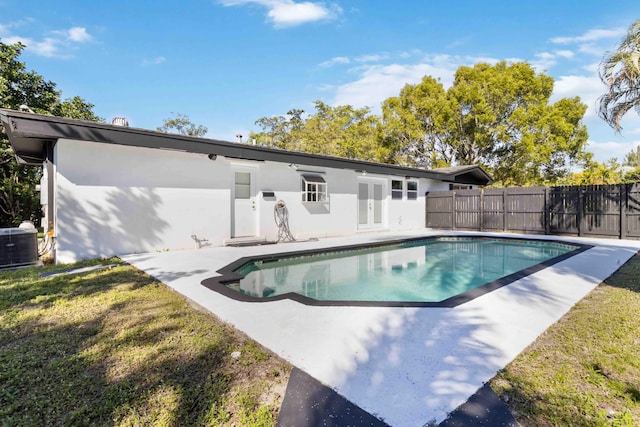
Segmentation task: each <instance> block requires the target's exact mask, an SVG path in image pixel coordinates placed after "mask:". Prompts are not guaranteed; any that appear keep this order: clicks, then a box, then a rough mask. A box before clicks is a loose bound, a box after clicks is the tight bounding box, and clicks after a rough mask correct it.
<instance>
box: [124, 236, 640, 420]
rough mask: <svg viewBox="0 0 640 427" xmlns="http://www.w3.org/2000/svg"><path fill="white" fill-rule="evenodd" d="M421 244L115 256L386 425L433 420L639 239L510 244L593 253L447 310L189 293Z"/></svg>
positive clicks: (322, 243) (327, 242)
mask: <svg viewBox="0 0 640 427" xmlns="http://www.w3.org/2000/svg"><path fill="white" fill-rule="evenodd" d="M432 235H492V236H509V237H514V235H506V234H500V233H493V234H489V233H456V232H443V231H434V230H420V231H416V232H400V233H397V232H395V233H390V232H387V233H366V234H359V235H357V236H352V237H348V238H327V239H322V240H319V241H313V242H294V243H283V244H278V245H266V246H250V247H210V248H203V249H199V250H196V249H194V250H188V251H174V252H159V253H144V254H132V255H126V256H122V259H124V260H125V261H127V262H129V263H131V264H132V265H134V266H136V267H137V268H139V269H141V270H144V271H145V272H147V273H148V274H150V275H152V276H154V277H155V278H157V279H158V280H160V281H162V282H164V283H166V284H167V285H169V286H170V287H171V288H173V289H175V290H176V291H178V292H179V293H181V294H183V295H184V296H185V297H187V298H189V299H191V300H193V301H194V302H196V303H197V304H199V305H200V306H202V307H204V308H205V309H207V310H209V311H210V312H211V313H213V314H215V315H216V316H218V317H219V318H221V319H223V320H225V321H227V322H229V323H231V324H233V325H234V326H235V327H236V328H238V329H240V330H242V331H243V332H245V333H246V334H247V335H249V336H250V337H251V338H253V339H255V340H256V341H258V342H259V343H261V344H262V345H264V346H266V347H267V348H269V349H271V350H272V351H274V352H275V353H277V354H278V355H280V356H281V357H283V358H284V359H286V360H287V361H289V362H290V363H291V364H293V365H294V366H296V367H297V368H299V369H300V370H302V371H304V372H306V373H307V374H309V375H311V376H312V377H314V378H316V379H317V380H319V381H320V382H321V383H323V384H325V385H326V386H328V387H330V388H332V389H334V390H335V391H337V392H338V393H339V394H341V395H342V396H344V397H345V398H347V399H348V400H349V401H351V402H353V403H354V404H356V405H358V406H359V407H361V408H362V409H364V410H366V411H368V412H369V413H371V414H374V415H375V416H377V417H378V418H380V419H382V420H383V421H385V422H386V423H388V424H389V425H392V426H423V425H425V424H427V423H430V422H431V423H439V422H441V421H443V420H444V419H445V418H446V417H447V414H449V413H450V412H452V411H453V410H454V409H456V408H457V407H458V406H459V405H461V404H463V403H464V402H465V401H466V400H467V399H468V398H469V397H470V396H471V395H472V394H474V393H475V392H476V391H477V390H478V389H480V388H481V387H482V386H483V385H484V383H486V382H487V381H488V380H489V379H490V378H491V377H493V376H494V375H495V373H496V371H498V370H499V369H501V368H503V367H504V366H505V365H506V364H507V363H509V362H510V361H511V360H513V358H514V357H515V356H516V355H517V354H518V353H520V352H521V351H522V350H523V349H524V348H525V347H526V346H527V345H529V344H530V343H531V342H533V341H534V340H535V339H536V337H537V336H538V335H540V334H541V333H542V332H543V331H544V330H545V329H547V328H548V327H549V326H550V325H551V324H553V323H554V322H556V321H557V320H558V319H560V317H562V316H563V315H564V314H565V313H566V312H567V311H568V310H569V309H570V308H571V307H572V306H573V305H574V304H575V303H576V302H577V301H579V300H580V299H581V298H582V297H584V296H585V295H586V294H587V293H589V292H590V291H591V290H592V289H593V288H594V287H596V286H597V285H598V284H599V283H600V282H602V281H603V280H604V279H606V278H607V277H608V276H610V275H611V274H612V273H613V272H614V271H615V270H617V269H618V268H619V267H620V266H621V265H622V264H624V263H625V262H626V261H627V260H628V259H629V258H630V257H631V256H633V255H634V254H635V253H636V252H637V251H638V250H640V241H628V240H609V239H584V238H574V237H571V238H570V237H566V238H565V237H562V238H560V237H552V236H522V237H531V238H536V239H541V238H542V239H549V240H561V241H573V242H579V243H583V244H589V245H594V247H593V248H592V249H589V250H587V251H585V252H583V253H581V254H578V255H576V256H574V257H572V258H570V259H568V260H565V261H562V262H560V263H558V264H555V265H553V266H551V267H548V268H546V269H544V270H541V271H539V272H537V273H534V274H533V275H531V276H527V277H525V278H523V279H520V280H518V281H516V282H514V283H512V284H510V285H507V286H505V287H502V288H500V289H497V290H495V291H493V292H490V293H488V294H485V295H483V296H481V297H479V298H476V299H474V300H472V301H470V302H467V303H464V304H462V305H460V306H458V307H455V308H407V307H392V308H390V307H311V306H306V305H303V304H300V303H297V302H294V301H291V300H283V301H274V302H261V303H247V302H240V301H236V300H233V299H230V298H227V297H224V296H222V295H220V294H218V293H217V292H214V291H211V290H209V289H207V288H205V287H204V286H202V285H201V284H200V282H201V281H202V280H204V279H206V278H209V277H212V276H216V275H217V273H216V271H217V270H218V269H220V268H221V267H223V266H225V265H227V264H229V263H231V262H232V261H235V260H236V259H238V258H241V257H245V256H252V255H258V254H266V253H277V252H286V251H298V250H306V249H315V248H326V247H334V246H340V245H352V244H357V243H369V242H379V241H384V240H392V239H400V238H409V237H417V236H432Z"/></svg>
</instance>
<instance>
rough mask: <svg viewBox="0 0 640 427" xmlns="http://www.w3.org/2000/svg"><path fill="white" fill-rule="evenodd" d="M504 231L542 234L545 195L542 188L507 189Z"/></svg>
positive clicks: (543, 228)
mask: <svg viewBox="0 0 640 427" xmlns="http://www.w3.org/2000/svg"><path fill="white" fill-rule="evenodd" d="M506 205H507V206H506V210H505V213H506V215H507V218H506V229H507V231H516V232H518V231H520V232H524V233H535V234H544V233H545V230H546V225H545V220H544V218H545V215H544V212H545V209H546V194H545V189H544V187H527V188H509V189H508V191H507V192H506Z"/></svg>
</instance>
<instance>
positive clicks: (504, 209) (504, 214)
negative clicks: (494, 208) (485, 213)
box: [502, 188, 507, 231]
mask: <svg viewBox="0 0 640 427" xmlns="http://www.w3.org/2000/svg"><path fill="white" fill-rule="evenodd" d="M502 231H507V189H506V188H505V189H503V190H502Z"/></svg>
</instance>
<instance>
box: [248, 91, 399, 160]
mask: <svg viewBox="0 0 640 427" xmlns="http://www.w3.org/2000/svg"><path fill="white" fill-rule="evenodd" d="M314 105H315V112H314V113H312V114H310V115H308V116H305V114H304V111H303V110H300V109H294V110H290V111H289V112H288V113H287V116H276V117H263V118H261V119H258V120H257V121H256V124H257V125H259V126H260V127H262V132H260V133H254V134H252V135H251V138H253V139H255V140H256V142H257V143H259V144H260V145H263V146H268V147H275V148H282V149H288V150H294V151H304V152H306V153H312V154H324V155H327V156H337V157H345V158H349V159H359V160H368V161H377V162H386V161H387V160H388V156H389V150H388V149H387V148H386V147H385V146H384V144H381V142H380V141H381V129H380V119H379V118H378V117H377V116H376V115H374V114H372V113H371V111H370V110H369V108H354V107H352V106H351V105H340V106H337V107H331V106H330V105H328V104H326V103H324V102H322V101H315V103H314Z"/></svg>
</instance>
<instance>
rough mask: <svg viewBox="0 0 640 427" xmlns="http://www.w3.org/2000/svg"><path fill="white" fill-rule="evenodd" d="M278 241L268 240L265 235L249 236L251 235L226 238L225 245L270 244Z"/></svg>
mask: <svg viewBox="0 0 640 427" xmlns="http://www.w3.org/2000/svg"><path fill="white" fill-rule="evenodd" d="M273 243H276V242H271V241H267V238H266V237H264V236H249V237H231V238H230V239H224V242H223V244H224V246H259V245H270V244H273Z"/></svg>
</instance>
